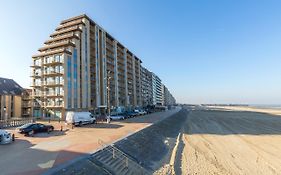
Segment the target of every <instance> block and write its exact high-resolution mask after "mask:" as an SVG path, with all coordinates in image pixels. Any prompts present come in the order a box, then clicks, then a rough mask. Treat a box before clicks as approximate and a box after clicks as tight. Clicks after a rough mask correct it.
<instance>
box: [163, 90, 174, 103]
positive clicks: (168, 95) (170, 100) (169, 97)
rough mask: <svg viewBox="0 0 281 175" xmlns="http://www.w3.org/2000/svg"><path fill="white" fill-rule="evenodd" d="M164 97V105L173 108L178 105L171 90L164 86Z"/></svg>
mask: <svg viewBox="0 0 281 175" xmlns="http://www.w3.org/2000/svg"><path fill="white" fill-rule="evenodd" d="M163 92H164V93H163V96H164V105H165V106H171V105H175V104H176V99H175V98H174V97H173V95H172V94H171V92H170V91H169V89H168V88H167V87H166V86H165V85H163Z"/></svg>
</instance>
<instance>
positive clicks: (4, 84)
mask: <svg viewBox="0 0 281 175" xmlns="http://www.w3.org/2000/svg"><path fill="white" fill-rule="evenodd" d="M23 90H24V89H23V88H22V87H21V86H20V85H19V84H18V83H16V82H15V81H14V80H13V79H8V78H1V77H0V95H21V93H22V91H23Z"/></svg>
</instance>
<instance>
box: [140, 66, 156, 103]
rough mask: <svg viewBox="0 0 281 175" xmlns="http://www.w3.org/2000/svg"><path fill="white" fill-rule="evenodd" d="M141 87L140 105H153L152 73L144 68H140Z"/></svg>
mask: <svg viewBox="0 0 281 175" xmlns="http://www.w3.org/2000/svg"><path fill="white" fill-rule="evenodd" d="M141 87H142V90H141V94H142V105H143V106H148V105H153V95H152V94H153V92H152V72H150V71H149V70H147V69H146V68H145V67H141Z"/></svg>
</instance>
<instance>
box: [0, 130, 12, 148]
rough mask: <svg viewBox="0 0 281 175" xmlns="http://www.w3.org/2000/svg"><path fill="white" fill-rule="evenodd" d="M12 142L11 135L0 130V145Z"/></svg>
mask: <svg viewBox="0 0 281 175" xmlns="http://www.w3.org/2000/svg"><path fill="white" fill-rule="evenodd" d="M12 141H13V135H12V134H11V133H9V132H7V131H5V130H1V129H0V145H1V144H9V143H12Z"/></svg>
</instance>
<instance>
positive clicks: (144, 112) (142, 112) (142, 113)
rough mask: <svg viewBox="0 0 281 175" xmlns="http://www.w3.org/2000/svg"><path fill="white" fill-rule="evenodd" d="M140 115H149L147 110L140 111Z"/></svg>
mask: <svg viewBox="0 0 281 175" xmlns="http://www.w3.org/2000/svg"><path fill="white" fill-rule="evenodd" d="M139 114H140V115H145V114H147V112H146V111H145V110H142V109H141V110H139Z"/></svg>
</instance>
